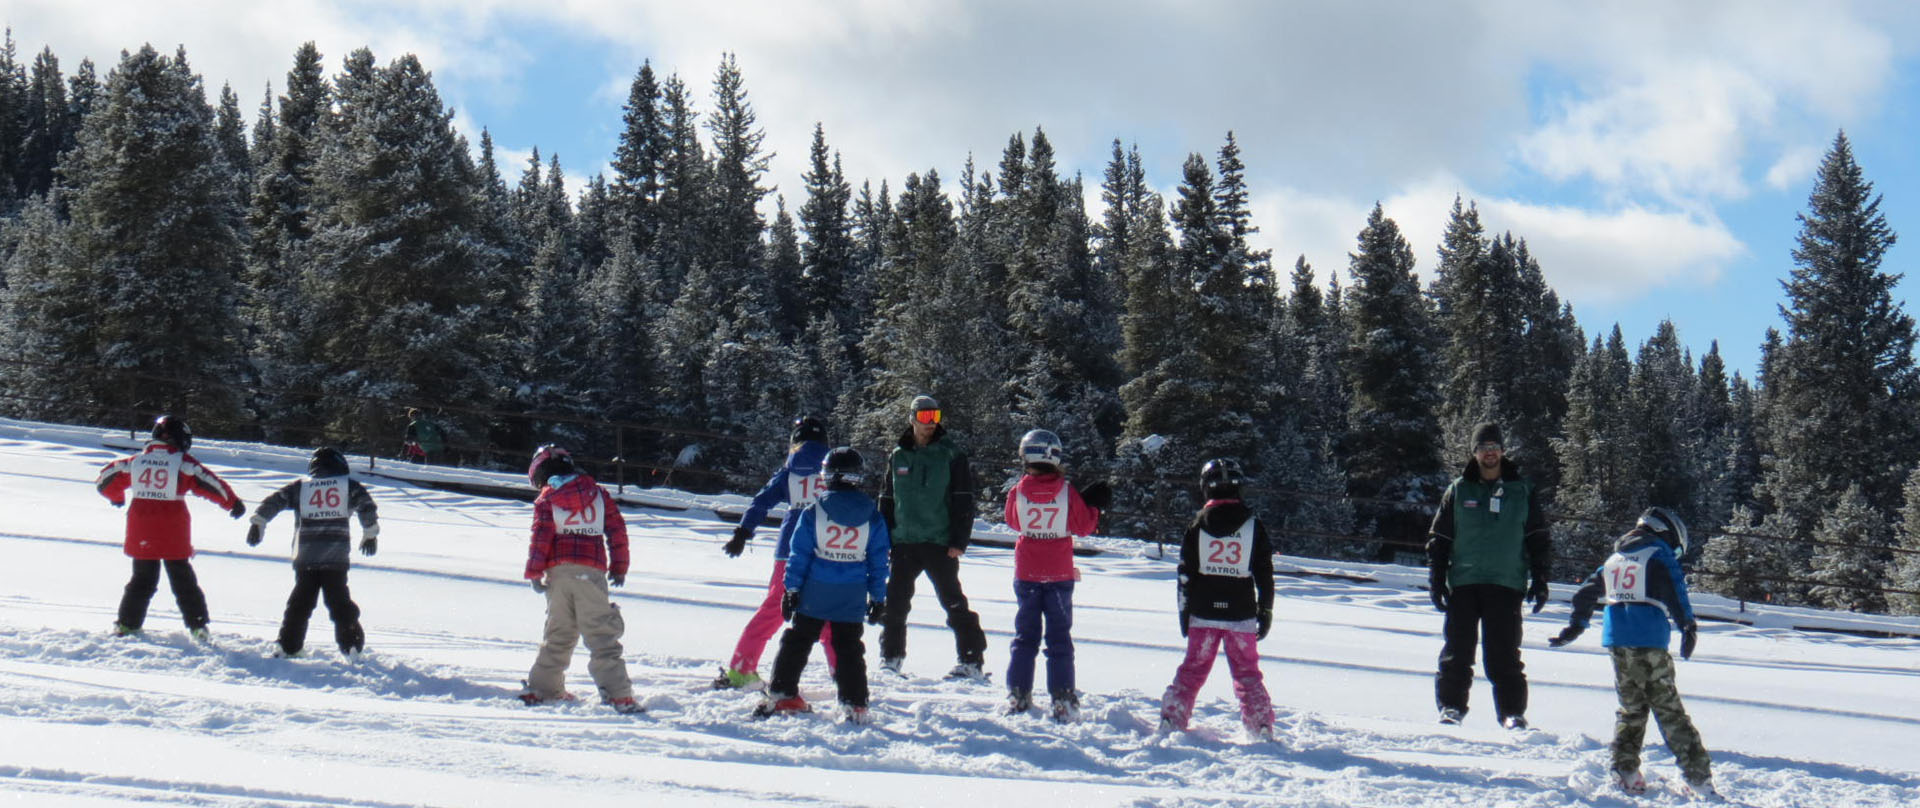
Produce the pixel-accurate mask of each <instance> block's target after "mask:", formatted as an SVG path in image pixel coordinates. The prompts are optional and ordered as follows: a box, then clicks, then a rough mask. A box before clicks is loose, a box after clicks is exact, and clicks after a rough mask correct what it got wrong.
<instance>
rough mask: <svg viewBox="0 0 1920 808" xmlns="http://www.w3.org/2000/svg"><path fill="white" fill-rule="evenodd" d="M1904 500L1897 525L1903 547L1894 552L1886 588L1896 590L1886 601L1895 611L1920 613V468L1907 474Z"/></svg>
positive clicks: (1897, 535)
mask: <svg viewBox="0 0 1920 808" xmlns="http://www.w3.org/2000/svg"><path fill="white" fill-rule="evenodd" d="M1902 494H1904V497H1905V504H1903V505H1901V507H1900V521H1899V522H1898V523H1897V525H1896V528H1895V534H1896V537H1897V539H1898V543H1896V544H1895V545H1894V546H1895V547H1896V548H1897V549H1898V550H1899V551H1900V552H1897V553H1895V554H1894V556H1893V564H1892V566H1891V567H1889V568H1888V570H1887V588H1888V589H1893V590H1905V591H1904V592H1899V591H1896V592H1895V593H1893V594H1890V595H1888V596H1887V605H1888V607H1889V608H1890V610H1891V611H1892V612H1893V613H1895V614H1920V468H1916V469H1914V470H1913V471H1912V472H1911V473H1909V474H1908V475H1907V483H1906V485H1904V486H1902Z"/></svg>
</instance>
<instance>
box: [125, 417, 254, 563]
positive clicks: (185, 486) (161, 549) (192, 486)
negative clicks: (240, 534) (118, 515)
mask: <svg viewBox="0 0 1920 808" xmlns="http://www.w3.org/2000/svg"><path fill="white" fill-rule="evenodd" d="M93 487H94V488H96V489H98V490H99V491H100V495H101V496H103V497H106V498H107V501H108V502H111V503H113V504H115V505H125V504H126V502H127V498H128V496H129V492H131V496H132V498H133V505H131V506H129V507H128V508H127V538H126V546H125V550H126V553H127V555H130V556H133V557H134V558H137V559H140V560H142V561H176V560H179V559H183V558H192V557H193V523H192V520H191V519H189V518H188V516H187V503H186V501H185V499H184V497H186V495H187V493H188V492H193V493H194V494H198V495H200V496H202V497H205V498H206V499H208V500H210V501H212V502H217V503H219V504H220V507H222V508H226V509H228V510H229V511H231V510H232V509H234V508H236V507H239V505H240V497H239V496H238V495H236V494H234V493H233V489H232V488H230V487H228V486H227V482H226V481H225V480H222V479H220V476H219V475H217V474H214V473H213V470H212V469H209V468H207V467H206V466H203V465H200V461H198V460H195V459H193V455H190V454H187V453H186V452H182V451H180V450H178V449H175V448H173V447H172V446H168V445H167V444H164V443H161V442H159V441H153V442H151V443H148V444H147V448H146V449H144V450H142V451H141V452H140V453H139V454H136V455H129V456H127V457H122V458H120V459H118V460H115V461H113V462H111V463H108V464H107V465H106V466H104V467H102V468H101V469H100V476H99V478H98V479H95V480H94V481H93Z"/></svg>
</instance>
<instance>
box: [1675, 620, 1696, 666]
mask: <svg viewBox="0 0 1920 808" xmlns="http://www.w3.org/2000/svg"><path fill="white" fill-rule="evenodd" d="M1698 639H1700V627H1699V626H1697V625H1694V624H1693V623H1688V624H1686V625H1684V626H1681V627H1680V658H1681V659H1692V658H1693V643H1694V641H1696V640H1698Z"/></svg>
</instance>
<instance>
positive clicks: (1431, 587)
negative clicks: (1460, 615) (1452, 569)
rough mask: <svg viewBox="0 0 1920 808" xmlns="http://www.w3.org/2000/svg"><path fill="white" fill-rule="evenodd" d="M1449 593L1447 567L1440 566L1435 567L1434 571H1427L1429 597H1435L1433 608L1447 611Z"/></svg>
mask: <svg viewBox="0 0 1920 808" xmlns="http://www.w3.org/2000/svg"><path fill="white" fill-rule="evenodd" d="M1447 594H1448V590H1447V570H1446V568H1445V567H1438V568H1435V569H1434V570H1433V571H1431V572H1429V573H1427V597H1430V598H1432V599H1433V608H1435V609H1439V610H1440V611H1443V612H1444V611H1446V610H1447Z"/></svg>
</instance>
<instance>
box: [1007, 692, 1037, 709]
mask: <svg viewBox="0 0 1920 808" xmlns="http://www.w3.org/2000/svg"><path fill="white" fill-rule="evenodd" d="M1031 709H1033V691H1031V690H1023V689H1021V688H1017V687H1016V688H1010V689H1008V690H1007V710H1006V714H1007V715H1026V714H1027V711H1028V710H1031Z"/></svg>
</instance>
